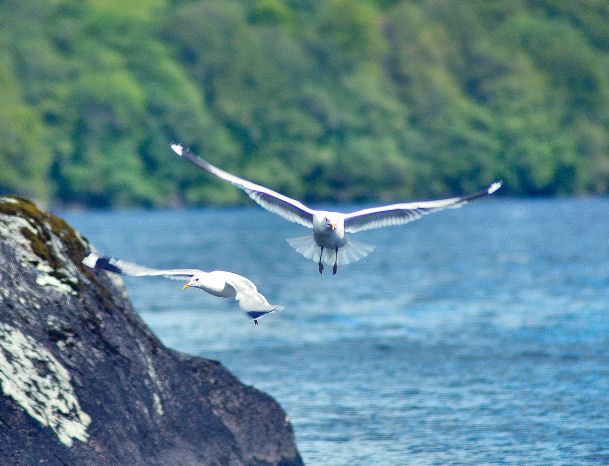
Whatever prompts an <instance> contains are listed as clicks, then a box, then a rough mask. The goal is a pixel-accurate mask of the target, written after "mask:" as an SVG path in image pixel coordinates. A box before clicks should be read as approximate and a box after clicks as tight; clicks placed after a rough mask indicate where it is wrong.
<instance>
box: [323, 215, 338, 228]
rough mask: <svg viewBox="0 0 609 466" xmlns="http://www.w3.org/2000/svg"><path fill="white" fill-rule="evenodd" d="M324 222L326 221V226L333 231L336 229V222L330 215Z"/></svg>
mask: <svg viewBox="0 0 609 466" xmlns="http://www.w3.org/2000/svg"><path fill="white" fill-rule="evenodd" d="M324 222H326V227H327V228H328V229H330V230H332V231H334V230H336V222H335V221H333V220H332V219H330V218H328V217H324Z"/></svg>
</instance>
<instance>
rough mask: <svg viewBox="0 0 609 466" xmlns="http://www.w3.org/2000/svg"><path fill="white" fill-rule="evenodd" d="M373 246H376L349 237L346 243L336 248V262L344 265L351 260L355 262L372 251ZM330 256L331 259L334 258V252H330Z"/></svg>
mask: <svg viewBox="0 0 609 466" xmlns="http://www.w3.org/2000/svg"><path fill="white" fill-rule="evenodd" d="M375 248H376V246H372V245H370V244H366V243H362V242H360V241H354V240H352V239H351V238H349V239H348V240H347V244H345V245H344V246H343V247H342V248H340V249H339V250H338V263H339V264H342V265H345V264H349V263H351V262H357V261H358V260H360V259H363V258H364V257H366V256H367V255H368V254H370V253H371V252H372V251H374V249H375ZM331 256H332V259H334V254H331Z"/></svg>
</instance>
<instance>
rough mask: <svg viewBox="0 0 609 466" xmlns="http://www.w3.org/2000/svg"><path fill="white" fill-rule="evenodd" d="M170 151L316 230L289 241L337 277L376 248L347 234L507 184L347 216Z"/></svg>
mask: <svg viewBox="0 0 609 466" xmlns="http://www.w3.org/2000/svg"><path fill="white" fill-rule="evenodd" d="M171 149H172V150H173V151H174V152H175V153H176V154H178V155H179V156H180V157H182V158H185V159H186V160H188V161H189V162H191V163H193V164H195V165H196V166H198V167H200V168H202V169H203V170H205V171H207V172H209V173H211V174H212V175H215V176H217V177H218V178H221V179H223V180H225V181H228V182H229V183H232V184H234V185H235V186H237V187H238V188H240V189H242V190H243V191H245V192H246V193H247V195H248V196H249V197H250V198H252V199H253V200H254V201H255V202H256V203H258V204H259V205H260V206H262V207H264V208H265V209H266V210H268V211H270V212H273V213H275V214H277V215H280V216H281V217H283V218H285V219H286V220H289V221H291V222H295V223H299V224H301V225H303V226H305V227H307V228H312V229H313V235H308V236H302V237H298V238H291V239H288V243H289V244H290V246H292V247H293V248H294V249H296V251H297V252H298V253H300V254H302V255H303V256H304V257H306V258H307V259H312V260H313V261H317V262H318V264H319V272H320V273H321V272H323V269H324V267H323V265H322V263H324V262H325V263H326V264H331V263H332V262H333V263H334V266H333V273H336V270H337V266H338V262H340V263H341V264H348V263H350V262H355V261H358V260H360V259H362V258H363V257H366V256H367V255H368V254H369V253H370V252H371V251H373V250H374V246H370V245H367V244H364V243H360V242H356V241H353V240H352V239H350V238H349V237H348V236H346V235H345V233H356V232H358V231H363V230H370V229H372V228H382V227H386V226H391V225H401V224H404V223H408V222H412V221H413V220H417V219H419V218H421V217H422V216H423V215H426V214H430V213H432V212H437V211H440V210H444V209H454V208H458V207H461V206H463V205H465V204H467V203H468V202H470V201H472V200H474V199H478V198H480V197H483V196H488V195H489V194H493V193H494V192H495V191H497V190H498V189H499V188H500V187H501V185H502V182H500V181H499V182H496V183H493V184H491V185H490V186H489V187H488V188H487V189H485V190H483V191H480V192H477V193H475V194H470V195H469V196H463V197H453V198H449V199H440V200H434V201H421V202H408V203H401V204H391V205H386V206H380V207H372V208H369V209H363V210H358V211H357V212H352V213H349V214H344V213H341V212H328V211H321V210H315V209H311V208H309V207H307V206H306V205H304V204H303V203H301V202H299V201H297V200H294V199H291V198H289V197H287V196H284V195H283V194H279V193H277V192H275V191H273V190H271V189H269V188H266V187H264V186H260V185H257V184H255V183H252V182H251V181H247V180H244V179H243V178H239V177H238V176H235V175H232V174H231V173H228V172H226V171H224V170H221V169H220V168H218V167H215V166H214V165H212V164H210V163H209V162H206V161H205V160H203V159H202V158H200V157H198V156H196V155H195V154H193V153H192V152H191V151H190V149H188V148H186V147H185V146H183V145H181V144H171Z"/></svg>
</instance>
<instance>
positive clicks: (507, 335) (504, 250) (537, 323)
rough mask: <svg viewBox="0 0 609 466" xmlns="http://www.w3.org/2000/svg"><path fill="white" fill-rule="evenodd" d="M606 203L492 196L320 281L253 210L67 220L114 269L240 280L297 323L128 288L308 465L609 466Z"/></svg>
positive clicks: (400, 230) (197, 298) (383, 237)
mask: <svg viewBox="0 0 609 466" xmlns="http://www.w3.org/2000/svg"><path fill="white" fill-rule="evenodd" d="M608 201H609V200H608V199H606V198H604V199H603V198H593V199H568V200H505V199H501V198H493V199H488V200H484V201H479V202H476V203H473V204H471V205H468V206H466V207H464V208H462V209H458V210H451V211H445V212H440V213H437V214H433V215H430V216H428V217H425V218H423V219H421V220H419V221H417V222H414V223H412V224H409V225H404V226H398V227H391V228H386V229H383V230H373V231H368V232H362V233H359V234H357V235H356V237H357V239H358V240H360V241H364V242H367V243H370V244H374V245H376V246H377V249H376V250H375V251H374V252H373V253H372V254H371V255H370V256H368V258H366V259H364V260H362V261H360V262H357V263H355V264H350V265H348V266H343V267H340V266H339V270H338V274H337V275H336V276H334V277H333V276H332V275H331V274H324V275H323V276H320V275H319V273H318V272H317V265H316V264H315V263H313V262H311V261H307V260H305V259H304V258H303V257H301V256H299V255H298V254H297V253H296V252H294V251H293V250H292V249H291V248H290V247H289V245H288V244H287V243H286V242H285V240H284V239H285V238H288V237H292V236H300V235H303V234H305V233H306V229H304V228H303V227H300V226H298V225H294V224H291V223H288V222H286V221H284V220H283V219H281V218H279V217H277V216H275V215H272V214H269V213H266V212H264V211H263V210H261V209H259V208H257V207H252V208H243V209H224V210H221V209H203V210H188V211H138V212H122V213H116V212H93V213H78V214H64V217H66V218H67V220H68V221H69V222H70V223H72V224H73V225H74V226H75V227H76V228H78V229H79V230H80V231H81V232H82V233H83V234H84V235H85V236H86V237H87V238H88V239H89V240H91V241H92V242H93V243H94V244H95V245H96V247H97V248H98V249H99V250H100V251H101V252H103V253H106V254H112V255H115V256H118V257H121V258H123V259H125V260H129V261H133V262H139V263H142V264H144V265H149V266H152V267H159V268H175V267H197V268H203V269H206V270H212V269H219V270H230V271H233V272H237V273H240V274H243V275H245V276H247V277H249V278H250V279H251V280H253V281H254V282H255V283H256V284H257V285H258V287H259V289H260V290H261V291H262V292H263V293H264V294H265V295H266V296H267V297H268V299H269V301H271V302H274V303H277V304H281V305H284V306H285V310H284V311H283V312H280V313H275V314H273V315H271V316H269V317H266V318H265V319H263V320H261V322H260V325H259V326H257V327H256V326H254V325H252V323H251V321H249V320H248V319H247V318H246V317H245V316H244V315H243V314H241V313H240V312H239V311H238V309H237V308H236V306H235V305H234V304H231V302H229V301H227V300H221V299H218V298H214V297H212V296H209V295H207V294H205V293H203V292H200V291H199V290H193V289H189V290H186V291H182V290H181V289H180V288H181V283H177V282H174V281H171V280H164V279H161V278H159V279H156V278H126V279H125V282H126V286H127V289H128V291H129V294H130V296H131V299H132V301H133V304H134V307H135V308H136V310H137V311H138V312H139V313H140V314H141V315H142V317H143V318H144V320H145V321H146V322H147V323H148V324H149V325H150V326H151V328H152V329H153V330H154V331H155V332H156V334H157V335H159V337H160V338H161V339H162V340H163V342H164V343H165V344H166V345H167V346H169V347H172V348H175V349H178V350H180V351H184V352H187V353H190V354H194V355H200V356H204V357H207V358H211V359H217V360H219V361H221V362H222V363H223V364H224V365H225V366H227V367H228V368H229V369H230V370H231V371H232V372H233V373H234V374H236V375H237V376H238V377H239V378H240V379H241V380H242V381H243V382H245V383H246V384H251V385H254V386H255V387H257V388H259V389H261V390H264V391H265V392H267V393H269V394H270V395H272V396H273V397H274V398H275V399H277V400H278V401H279V402H280V403H281V405H282V406H283V407H284V409H285V410H286V411H287V412H288V414H289V415H290V418H291V421H292V423H293V425H294V429H295V432H296V439H297V444H298V448H299V450H300V452H301V454H302V455H303V458H304V460H305V462H306V463H308V464H372V463H376V464H400V463H401V464H404V463H407V464H415V463H421V464H451V463H453V464H456V463H499V462H501V463H511V464H517V463H518V464H524V463H526V464H532V463H534V464H548V463H554V464H599V463H609V318H608V315H607V311H608V308H609V220H608V219H609V202H608Z"/></svg>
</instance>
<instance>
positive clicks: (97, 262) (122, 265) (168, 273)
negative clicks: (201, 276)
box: [83, 253, 201, 280]
mask: <svg viewBox="0 0 609 466" xmlns="http://www.w3.org/2000/svg"><path fill="white" fill-rule="evenodd" d="M83 264H85V265H86V266H88V267H91V268H93V269H98V270H107V271H108V272H114V273H120V274H124V275H131V276H134V277H154V276H160V277H166V278H171V279H173V280H183V279H184V278H190V277H192V276H193V275H194V274H196V273H197V272H201V270H198V269H168V270H160V269H151V268H149V267H144V266H142V265H138V264H133V263H131V262H126V261H123V260H120V259H116V258H114V257H108V256H103V257H100V256H98V255H96V254H93V253H91V254H89V255H88V256H87V257H85V259H84V260H83Z"/></svg>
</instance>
